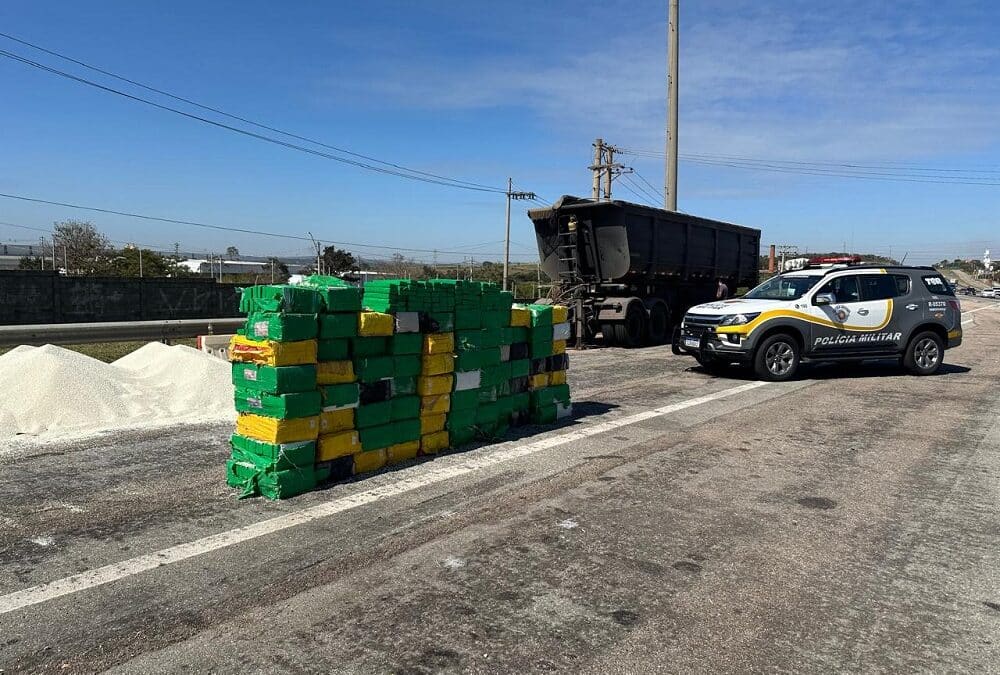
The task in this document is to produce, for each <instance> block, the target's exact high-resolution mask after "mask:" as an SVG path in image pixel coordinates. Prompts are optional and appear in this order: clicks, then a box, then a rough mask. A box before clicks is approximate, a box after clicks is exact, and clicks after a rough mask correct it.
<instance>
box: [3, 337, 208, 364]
mask: <svg viewBox="0 0 1000 675" xmlns="http://www.w3.org/2000/svg"><path fill="white" fill-rule="evenodd" d="M145 344H148V341H146V340H136V341H131V342H95V343H92V344H86V345H62V347H64V348H65V349H69V350H71V351H74V352H79V353H81V354H85V355H86V356H90V357H92V358H95V359H97V360H98V361H104V362H105V363H111V362H112V361H117V360H118V359H120V358H121V357H123V356H125V355H126V354H131V353H132V352H134V351H135V350H137V349H138V348H139V347H142V346H143V345H145ZM170 344H172V345H187V346H188V347H194V346H195V339H194V338H183V339H177V340H171V341H170ZM12 349H14V347H0V355H3V354H6V353H7V352H9V351H10V350H12Z"/></svg>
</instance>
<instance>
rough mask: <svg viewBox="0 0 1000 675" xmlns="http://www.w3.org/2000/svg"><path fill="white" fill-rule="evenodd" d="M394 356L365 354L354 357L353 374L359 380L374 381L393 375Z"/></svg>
mask: <svg viewBox="0 0 1000 675" xmlns="http://www.w3.org/2000/svg"><path fill="white" fill-rule="evenodd" d="M394 358H398V357H392V356H366V357H364V358H355V359H354V374H355V375H357V377H358V380H359V381H361V382H376V381H378V380H385V379H388V378H390V377H392V376H393V375H394V369H395V364H394Z"/></svg>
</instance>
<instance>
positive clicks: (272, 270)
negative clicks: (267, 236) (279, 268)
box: [271, 258, 274, 284]
mask: <svg viewBox="0 0 1000 675" xmlns="http://www.w3.org/2000/svg"><path fill="white" fill-rule="evenodd" d="M271 283H272V284H273V283H274V258H271Z"/></svg>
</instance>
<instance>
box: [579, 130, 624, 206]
mask: <svg viewBox="0 0 1000 675" xmlns="http://www.w3.org/2000/svg"><path fill="white" fill-rule="evenodd" d="M616 152H617V153H620V152H621V150H619V149H618V148H617V147H615V146H613V145H611V144H609V143H605V142H604V140H603V139H601V138H598V139H597V140H596V141H594V163H593V164H591V165H590V166H589V167H588V168H589V169H590V170H591V171H593V172H594V192H593V198H594V201H600V200H601V179H602V178H603V179H604V200H605V201H611V181H612V180H614V178H616V177H617V176H620V175H621V174H623V173H632V169H630V168H629V167H627V166H625V165H624V164H615V153H616Z"/></svg>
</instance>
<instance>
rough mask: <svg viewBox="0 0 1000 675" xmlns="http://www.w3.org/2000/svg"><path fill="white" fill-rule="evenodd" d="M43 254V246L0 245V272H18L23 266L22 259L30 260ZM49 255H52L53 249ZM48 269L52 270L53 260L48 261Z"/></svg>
mask: <svg viewBox="0 0 1000 675" xmlns="http://www.w3.org/2000/svg"><path fill="white" fill-rule="evenodd" d="M41 253H42V247H41V246H32V245H30V244H0V270H16V269H18V267H19V266H20V264H21V258H23V257H25V256H27V257H29V258H36V257H38V255H39V254H41ZM48 255H52V249H49V250H48ZM39 267H41V266H39ZM47 269H52V263H51V260H48V265H47Z"/></svg>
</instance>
